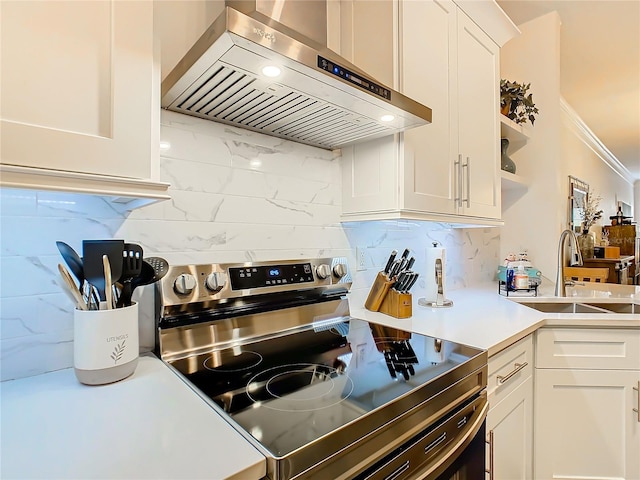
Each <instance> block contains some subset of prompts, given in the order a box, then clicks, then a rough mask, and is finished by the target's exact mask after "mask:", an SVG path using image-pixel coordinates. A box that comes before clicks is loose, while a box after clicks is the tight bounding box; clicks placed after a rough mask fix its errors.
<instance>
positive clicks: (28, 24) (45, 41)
mask: <svg viewBox="0 0 640 480" xmlns="http://www.w3.org/2000/svg"><path fill="white" fill-rule="evenodd" d="M1 14H2V15H1V17H2V91H1V94H2V102H3V103H2V112H1V116H2V120H1V127H2V140H3V141H2V155H1V162H2V164H3V167H4V166H7V168H6V171H9V172H11V173H12V174H18V173H22V174H24V173H25V172H27V173H28V172H29V169H33V171H34V172H35V175H36V176H37V175H42V172H48V171H51V172H56V175H58V176H59V175H60V172H69V174H70V176H73V175H77V178H78V181H79V182H80V183H81V182H83V181H95V178H94V177H91V175H98V176H101V177H102V176H112V177H117V178H120V179H121V178H123V177H124V178H127V179H137V180H139V179H143V180H146V181H148V180H157V178H158V160H159V151H158V141H159V71H158V65H156V64H155V63H154V44H153V2H136V1H116V0H111V1H108V0H103V1H98V2H90V1H83V2H68V1H48V2H2V4H1ZM21 167H26V170H25V169H23V170H21V169H20V168H21ZM3 171H4V170H3ZM83 175H85V176H84V177H83ZM86 175H89V176H88V177H87V176H86ZM54 176H55V175H54ZM23 178H24V177H23ZM65 178H66V179H68V176H67V177H65ZM60 181H61V182H62V180H60ZM65 181H66V180H65ZM147 183H148V182H147ZM76 187H77V188H76ZM78 188H79V189H81V187H78V185H75V186H74V185H70V186H69V189H70V190H74V189H76V190H77V189H78ZM117 188H118V189H121V190H125V191H126V190H127V188H128V187H126V186H125V187H123V186H122V185H119V186H118V187H117ZM142 188H143V189H149V190H154V188H155V186H153V185H148V184H145V185H144V186H143V187H142ZM160 190H166V185H164V186H160Z"/></svg>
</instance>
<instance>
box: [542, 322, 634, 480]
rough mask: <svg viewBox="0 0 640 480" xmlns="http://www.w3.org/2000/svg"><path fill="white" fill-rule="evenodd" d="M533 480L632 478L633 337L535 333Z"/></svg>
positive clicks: (605, 332) (604, 332)
mask: <svg viewBox="0 0 640 480" xmlns="http://www.w3.org/2000/svg"><path fill="white" fill-rule="evenodd" d="M535 381H536V393H535V478H541V479H542V478H544V479H547V478H557V479H626V480H637V479H639V478H640V414H639V413H638V409H639V408H640V405H639V402H640V393H639V392H638V388H640V331H638V330H623V329H621V330H615V329H569V328H564V329H563V328H543V329H541V330H540V331H539V332H538V337H537V350H536V373H535Z"/></svg>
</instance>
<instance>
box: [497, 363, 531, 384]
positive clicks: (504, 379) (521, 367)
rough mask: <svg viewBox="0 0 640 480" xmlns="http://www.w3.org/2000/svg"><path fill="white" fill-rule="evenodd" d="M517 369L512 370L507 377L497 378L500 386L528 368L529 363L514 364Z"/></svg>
mask: <svg viewBox="0 0 640 480" xmlns="http://www.w3.org/2000/svg"><path fill="white" fill-rule="evenodd" d="M514 365H515V367H516V368H514V369H513V370H511V372H509V373H508V374H507V375H505V376H504V377H503V376H502V375H498V376H497V377H496V378H497V379H498V385H502V384H503V383H505V382H507V381H508V380H509V379H510V378H511V377H513V376H514V375H515V374H516V373H518V372H519V371H520V370H522V369H523V368H524V367H526V366H527V365H529V363H527V362H524V363H514Z"/></svg>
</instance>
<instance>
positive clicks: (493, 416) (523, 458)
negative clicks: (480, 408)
mask: <svg viewBox="0 0 640 480" xmlns="http://www.w3.org/2000/svg"><path fill="white" fill-rule="evenodd" d="M487 436H488V442H489V449H488V454H489V458H488V460H487V466H488V468H489V469H490V471H491V474H490V475H489V477H488V478H490V479H496V480H500V479H504V480H506V479H508V480H529V479H531V478H533V377H529V378H527V379H526V380H525V381H524V382H523V383H521V384H520V385H519V386H518V387H517V388H516V389H515V390H513V391H512V392H511V393H510V394H509V395H508V396H507V397H506V398H505V399H504V400H502V401H501V402H500V403H498V404H497V405H496V406H492V407H491V409H490V410H489V413H488V414H487Z"/></svg>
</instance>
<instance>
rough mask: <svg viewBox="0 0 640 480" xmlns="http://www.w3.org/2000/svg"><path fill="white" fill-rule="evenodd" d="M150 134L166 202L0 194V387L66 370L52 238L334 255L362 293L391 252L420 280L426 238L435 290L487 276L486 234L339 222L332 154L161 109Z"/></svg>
mask: <svg viewBox="0 0 640 480" xmlns="http://www.w3.org/2000/svg"><path fill="white" fill-rule="evenodd" d="M161 139H162V141H163V142H168V143H169V144H170V148H168V149H165V150H163V153H162V158H161V165H160V168H161V180H162V181H166V182H170V183H171V188H170V194H171V196H172V200H171V201H166V202H162V203H158V204H154V205H150V206H147V207H144V208H141V209H138V210H135V211H132V212H122V211H120V210H119V208H118V207H119V206H118V204H113V203H110V202H109V201H108V200H105V199H102V198H96V197H90V196H75V195H62V194H54V193H48V192H34V191H25V190H12V189H3V190H0V193H1V196H0V202H1V203H0V214H1V217H0V229H1V231H2V237H1V238H2V243H1V245H0V252H1V255H0V337H1V347H0V348H1V349H0V363H1V378H2V380H7V379H12V378H19V377H24V376H28V375H35V374H38V373H42V372H46V371H52V370H56V369H61V368H66V367H70V366H71V365H72V363H73V307H72V305H71V302H70V301H69V300H68V298H67V297H66V296H65V295H64V294H63V293H62V291H61V288H60V286H59V285H58V272H57V264H58V263H60V262H61V257H60V255H59V253H58V251H57V248H56V246H55V242H56V241H57V240H61V241H64V242H66V243H68V244H69V245H71V246H72V247H73V248H75V249H76V250H77V251H79V253H80V254H81V248H82V240H83V239H100V238H124V239H126V240H127V241H130V242H136V243H140V244H141V245H142V247H143V248H144V251H145V255H147V256H161V257H163V258H166V259H167V260H168V261H169V262H170V263H172V264H178V263H197V262H203V263H204V262H208V263H212V262H226V261H231V262H245V261H252V260H256V261H258V260H276V259H285V258H307V257H312V258H316V257H322V256H346V257H347V258H348V259H349V264H350V268H351V270H352V272H353V277H354V285H353V288H365V289H366V288H368V287H369V285H370V284H371V281H372V279H373V277H374V276H375V273H376V272H377V270H378V269H380V268H381V265H383V264H384V262H385V260H386V258H387V257H388V255H389V253H390V251H391V250H392V249H394V248H395V249H397V250H400V251H401V250H402V249H403V248H410V249H412V253H413V254H415V255H416V257H417V262H416V271H418V272H419V273H421V274H424V269H423V266H424V257H425V249H426V248H427V247H428V246H430V245H431V242H432V241H438V242H440V243H441V244H442V245H444V246H445V247H446V248H447V258H448V261H447V265H446V266H447V271H446V275H447V288H449V289H454V288H463V287H464V286H465V285H468V284H469V283H475V282H477V281H484V280H492V279H493V277H494V271H495V267H496V265H497V257H498V244H499V237H498V231H497V229H450V228H448V226H447V225H441V224H428V223H423V224H419V223H412V222H369V223H362V224H358V223H351V224H345V225H342V224H341V223H340V211H341V205H340V196H341V193H340V192H341V178H340V157H339V155H337V154H335V153H333V152H329V151H325V150H321V149H317V148H313V147H308V146H304V145H299V144H295V143H291V142H288V141H282V140H280V139H276V138H274V137H265V136H263V135H260V134H256V133H251V132H247V131H244V130H239V129H236V128H229V127H226V126H223V125H221V124H217V123H213V122H209V121H204V120H200V119H196V118H192V117H187V116H184V115H180V114H176V113H171V112H163V115H162V133H161ZM356 246H362V247H365V251H366V259H367V270H365V271H363V272H356V271H355V268H354V267H355V255H354V252H355V247H356ZM422 285H424V284H423V283H422ZM422 285H421V282H419V283H418V285H417V287H415V288H416V289H417V291H419V288H421V286H422ZM144 293H145V294H144V295H143V298H142V304H141V314H140V335H141V346H142V349H143V350H151V349H152V347H153V341H154V340H153V338H154V335H153V332H154V319H153V308H152V303H153V302H152V298H151V299H149V297H150V294H151V293H152V289H147V290H145V292H144Z"/></svg>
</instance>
